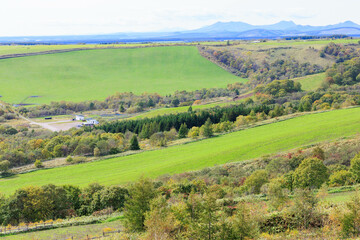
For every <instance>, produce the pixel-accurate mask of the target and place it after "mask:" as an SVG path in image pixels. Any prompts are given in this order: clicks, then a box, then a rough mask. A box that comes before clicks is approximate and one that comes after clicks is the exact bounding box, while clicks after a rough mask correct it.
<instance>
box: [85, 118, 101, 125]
mask: <svg viewBox="0 0 360 240" xmlns="http://www.w3.org/2000/svg"><path fill="white" fill-rule="evenodd" d="M86 124H90V125H96V124H99V122H98V121H97V120H96V119H92V118H89V119H87V120H86Z"/></svg>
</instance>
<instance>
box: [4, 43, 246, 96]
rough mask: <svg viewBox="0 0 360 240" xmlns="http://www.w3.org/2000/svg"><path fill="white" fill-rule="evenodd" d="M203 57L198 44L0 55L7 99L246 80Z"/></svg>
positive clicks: (164, 91) (183, 87)
mask: <svg viewBox="0 0 360 240" xmlns="http://www.w3.org/2000/svg"><path fill="white" fill-rule="evenodd" d="M245 81H246V80H245V79H242V78H238V77H236V76H234V75H232V74H230V73H228V72H227V71H225V70H223V69H222V68H220V67H218V66H217V65H216V64H214V63H212V62H210V61H208V60H207V59H205V58H203V57H202V56H200V54H199V53H198V50H197V48H196V47H157V48H136V49H103V50H89V51H74V52H68V53H57V54H49V55H39V56H31V57H21V58H11V59H3V60H0V95H2V99H1V100H3V101H5V102H10V103H20V102H22V101H24V99H25V98H26V97H28V96H41V97H37V98H29V99H27V100H26V102H27V103H49V102H51V101H60V100H67V101H83V100H96V99H98V100H103V99H105V98H106V97H107V96H109V95H111V94H114V93H115V92H117V91H118V92H126V91H129V92H130V91H131V92H134V93H137V94H140V93H143V92H157V93H160V94H169V93H173V92H174V91H176V90H196V89H201V88H211V87H225V86H226V85H227V84H228V83H232V82H245Z"/></svg>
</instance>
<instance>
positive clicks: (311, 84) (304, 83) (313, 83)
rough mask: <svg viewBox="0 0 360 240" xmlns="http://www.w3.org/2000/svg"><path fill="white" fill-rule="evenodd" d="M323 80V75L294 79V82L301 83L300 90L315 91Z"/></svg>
mask: <svg viewBox="0 0 360 240" xmlns="http://www.w3.org/2000/svg"><path fill="white" fill-rule="evenodd" d="M324 79H325V73H319V74H314V75H309V76H305V77H301V78H294V79H293V80H294V81H297V82H300V83H301V89H302V90H305V91H312V90H316V89H317V88H319V87H320V85H321V83H322V81H323V80H324Z"/></svg>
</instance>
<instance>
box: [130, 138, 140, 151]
mask: <svg viewBox="0 0 360 240" xmlns="http://www.w3.org/2000/svg"><path fill="white" fill-rule="evenodd" d="M130 150H140V146H139V142H138V139H137V137H136V135H134V136H133V137H132V138H131V140H130Z"/></svg>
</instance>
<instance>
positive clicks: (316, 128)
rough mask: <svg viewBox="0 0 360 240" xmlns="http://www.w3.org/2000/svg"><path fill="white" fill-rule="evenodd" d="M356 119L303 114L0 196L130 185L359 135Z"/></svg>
mask: <svg viewBox="0 0 360 240" xmlns="http://www.w3.org/2000/svg"><path fill="white" fill-rule="evenodd" d="M359 120H360V108H351V109H343V110H335V111H331V112H325V113H317V114H309V115H304V116H301V117H297V118H293V119H290V120H286V121H282V122H277V123H273V124H268V125H264V126H260V127H255V128H251V129H247V130H243V131H238V132H234V133H230V134H226V135H222V136H219V137H214V138H211V139H206V140H203V141H198V142H195V143H190V144H185V145H178V146H174V147H168V148H164V149H162V150H155V151H148V152H144V153H139V154H135V155H131V156H126V157H120V158H113V159H108V160H102V161H97V162H92V163H87V164H79V165H73V166H67V167H61V168H53V169H48V170H39V171H36V172H32V173H26V174H21V175H17V176H15V177H12V178H9V179H2V180H0V192H1V193H4V194H9V193H12V192H13V191H14V190H15V189H17V188H20V187H24V186H28V185H43V184H49V183H53V184H74V185H80V186H85V185H87V184H89V183H91V182H99V183H101V184H120V183H125V182H129V181H133V180H135V179H137V178H138V177H139V176H141V175H142V174H145V175H146V176H150V177H157V176H160V175H163V174H173V173H181V172H185V171H190V170H198V169H201V168H204V167H211V166H214V165H215V164H224V163H227V162H235V161H242V160H246V159H253V158H258V157H261V156H263V155H265V154H273V153H277V152H281V151H286V150H289V149H293V148H297V147H301V146H304V145H309V144H314V143H317V142H321V141H326V140H333V139H337V138H339V137H346V136H351V135H354V134H356V133H358V132H359V131H360V121H359Z"/></svg>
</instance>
